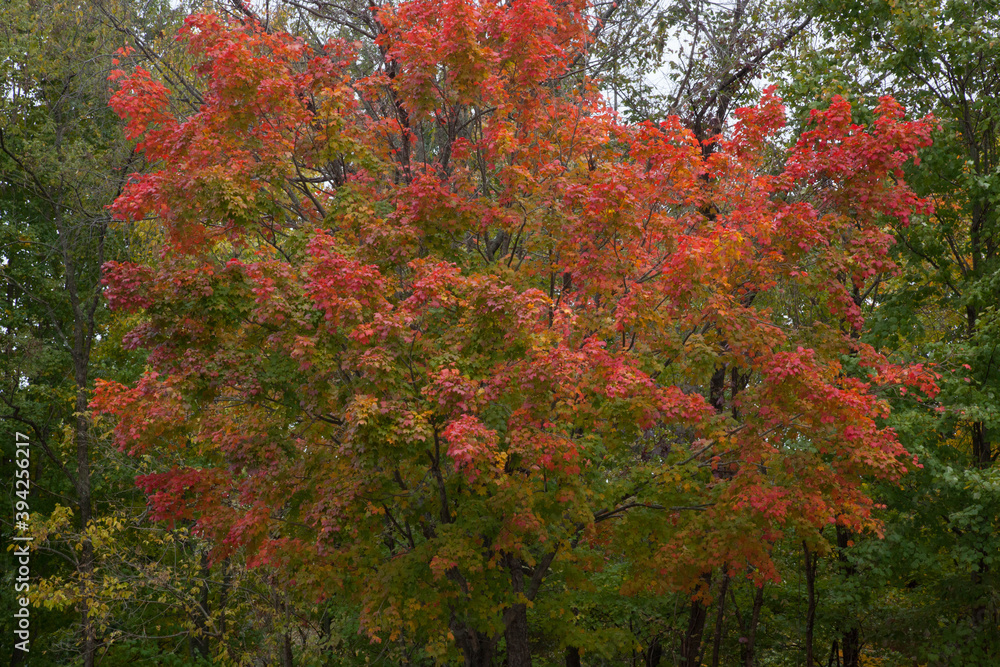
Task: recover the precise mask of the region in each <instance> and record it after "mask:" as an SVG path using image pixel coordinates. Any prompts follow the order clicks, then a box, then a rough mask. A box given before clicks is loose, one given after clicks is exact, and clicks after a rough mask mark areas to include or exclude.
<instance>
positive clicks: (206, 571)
mask: <svg viewBox="0 0 1000 667" xmlns="http://www.w3.org/2000/svg"><path fill="white" fill-rule="evenodd" d="M200 566H201V591H200V593H201V595H200V599H199V600H198V604H199V606H198V607H197V608H195V609H194V610H193V611H192V614H193V619H192V620H193V621H194V632H192V633H191V635H190V640H191V653H192V655H195V656H197V657H198V658H201V659H202V660H208V659H209V658H210V657H211V656H210V655H209V650H210V646H209V641H208V624H209V610H208V605H209V603H208V593H209V590H208V581H209V576H210V574H211V569H210V568H209V566H208V552H207V551H204V550H203V551H202V552H201V564H200Z"/></svg>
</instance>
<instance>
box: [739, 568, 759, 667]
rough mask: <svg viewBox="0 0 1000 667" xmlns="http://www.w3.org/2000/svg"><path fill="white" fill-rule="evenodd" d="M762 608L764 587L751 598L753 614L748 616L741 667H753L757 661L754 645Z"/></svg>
mask: <svg viewBox="0 0 1000 667" xmlns="http://www.w3.org/2000/svg"><path fill="white" fill-rule="evenodd" d="M763 607H764V587H763V586H761V587H760V588H758V589H757V594H756V595H754V598H753V612H751V614H750V625H749V627H748V628H747V634H746V642H745V643H744V644H743V656H742V657H743V667H753V666H754V663H755V662H756V661H757V656H756V655H754V645H755V642H756V640H757V624H758V623H760V610H761V609H763Z"/></svg>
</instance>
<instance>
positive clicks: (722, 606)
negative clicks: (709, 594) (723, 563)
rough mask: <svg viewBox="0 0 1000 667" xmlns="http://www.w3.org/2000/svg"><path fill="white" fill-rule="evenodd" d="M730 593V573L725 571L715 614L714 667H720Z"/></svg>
mask: <svg viewBox="0 0 1000 667" xmlns="http://www.w3.org/2000/svg"><path fill="white" fill-rule="evenodd" d="M728 591H729V573H728V572H726V571H723V573H722V582H721V583H720V585H719V594H718V595H717V596H716V598H717V599H718V600H719V608H718V610H717V611H716V614H715V637H714V638H713V639H712V667H719V651H720V649H721V648H722V630H723V626H724V624H725V618H726V593H727V592H728Z"/></svg>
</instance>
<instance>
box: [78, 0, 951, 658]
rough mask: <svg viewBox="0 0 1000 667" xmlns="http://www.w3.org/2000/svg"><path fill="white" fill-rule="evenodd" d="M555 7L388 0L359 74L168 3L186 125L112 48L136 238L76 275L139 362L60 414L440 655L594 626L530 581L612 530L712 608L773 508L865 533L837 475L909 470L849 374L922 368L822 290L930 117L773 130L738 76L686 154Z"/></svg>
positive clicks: (858, 483)
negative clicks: (139, 235) (624, 91)
mask: <svg viewBox="0 0 1000 667" xmlns="http://www.w3.org/2000/svg"><path fill="white" fill-rule="evenodd" d="M584 9H585V6H584V4H583V3H582V2H569V3H562V4H550V3H548V2H541V1H539V0H524V1H521V2H514V3H506V4H501V3H492V2H484V3H465V2H460V1H456V2H449V3H445V4H443V5H442V4H438V3H432V2H424V1H413V2H405V3H401V4H400V5H399V6H398V7H395V8H390V7H383V8H381V9H379V10H377V12H376V14H375V17H376V20H377V25H378V27H379V30H380V32H379V35H378V37H377V40H376V43H377V45H378V47H379V49H380V52H381V54H382V56H384V66H383V67H381V68H380V70H379V71H378V72H376V73H375V74H373V75H371V76H368V77H365V78H363V79H360V80H352V79H351V78H350V76H349V66H350V63H351V62H352V58H353V55H352V49H353V46H352V45H351V44H348V43H346V42H343V41H331V42H330V43H329V44H328V45H327V46H326V48H325V49H324V50H323V51H322V52H313V51H312V50H311V49H309V48H308V47H306V46H305V45H304V44H303V43H302V42H301V41H299V40H298V39H295V38H293V37H291V36H289V35H285V34H281V33H277V32H267V31H265V30H263V29H262V28H261V27H260V26H259V25H258V24H256V23H255V22H253V21H251V20H246V21H242V22H236V23H229V24H227V23H224V22H223V21H222V20H220V19H219V18H218V17H216V16H213V15H196V16H192V17H189V18H188V19H187V22H186V27H185V29H184V30H183V31H182V33H181V38H182V39H183V40H185V41H186V43H187V45H188V48H189V50H190V51H191V53H192V55H193V56H194V57H196V59H197V61H198V63H199V64H198V65H197V66H196V72H197V74H198V75H199V76H200V84H201V85H202V86H204V93H203V95H202V97H203V100H204V104H203V105H202V107H201V109H200V110H199V111H198V112H196V113H192V114H190V115H188V116H186V117H179V116H177V115H176V113H175V112H174V110H173V109H172V107H171V106H170V100H169V95H168V91H167V89H166V88H165V87H163V85H162V84H160V83H158V82H157V81H156V80H155V79H154V78H153V77H152V76H151V75H150V74H149V72H147V71H145V70H143V69H141V68H137V69H136V70H134V71H133V72H123V71H119V72H116V73H115V74H114V75H113V77H114V78H115V79H116V81H117V85H118V91H117V93H116V94H115V96H114V98H113V100H112V105H113V106H114V108H115V110H116V111H117V112H118V113H119V114H120V115H121V116H122V117H123V118H124V119H125V121H126V127H127V131H128V132H129V135H130V136H131V137H133V138H137V139H139V150H140V151H142V152H143V153H144V154H145V156H146V158H147V159H148V160H149V161H150V162H151V163H154V164H156V165H159V168H158V170H156V171H153V172H151V173H149V174H145V175H142V176H137V177H136V178H134V179H133V180H132V181H131V182H130V183H129V185H128V186H127V187H126V188H125V191H124V193H123V194H122V196H121V197H119V198H118V200H117V201H116V203H115V205H114V207H113V210H114V213H115V215H116V216H118V217H120V218H123V219H130V220H140V219H145V218H147V217H150V216H154V217H156V218H158V219H159V220H160V222H161V223H162V225H163V227H164V229H165V231H166V238H167V241H166V243H165V245H164V247H163V249H162V251H161V254H160V258H159V260H158V261H156V262H154V263H151V264H150V265H139V264H132V263H111V264H109V265H107V266H106V268H105V270H106V274H107V279H106V286H107V287H106V294H107V297H108V299H109V301H110V303H111V305H112V307H113V308H117V309H120V310H121V311H125V312H131V311H139V312H141V313H142V315H141V316H140V317H139V320H140V322H141V323H140V324H139V325H138V326H137V327H136V328H135V329H134V330H133V331H132V333H131V334H129V335H128V336H127V337H126V344H127V345H128V346H130V347H132V348H133V349H147V350H149V359H148V364H149V370H148V371H147V372H146V374H145V375H144V376H143V378H142V379H141V380H140V381H139V382H138V383H137V384H136V385H135V386H125V385H121V384H117V383H114V382H99V383H98V388H97V390H96V392H95V396H94V399H93V401H92V407H93V408H95V409H96V410H97V411H99V412H102V413H105V414H108V415H111V416H113V417H114V418H116V420H117V426H116V428H115V434H114V439H115V443H116V444H117V446H118V447H120V448H121V449H123V450H125V451H128V452H131V453H133V454H153V455H155V457H157V458H158V459H159V460H160V461H162V462H163V463H164V465H165V466H166V469H165V471H164V472H160V473H153V474H149V475H145V476H142V477H140V478H139V479H138V482H139V484H140V486H141V487H142V488H143V489H144V490H145V491H146V492H147V493H148V495H149V502H150V505H151V507H152V509H153V511H154V514H155V516H157V517H158V518H162V519H165V520H169V521H178V520H186V521H188V520H189V521H193V522H194V527H195V530H196V531H197V532H199V533H200V534H201V535H203V536H205V537H206V538H209V539H210V540H212V542H213V544H214V557H215V558H216V559H220V558H225V557H226V556H227V555H229V554H231V553H233V552H234V551H235V550H237V549H246V550H247V551H248V552H249V553H250V554H251V558H250V561H249V562H250V564H251V565H257V566H265V567H271V568H274V569H275V570H276V572H278V573H280V574H281V576H282V577H283V578H284V580H285V581H286V582H287V584H288V585H289V586H290V587H291V588H293V589H295V590H297V591H299V594H300V595H303V596H306V595H312V596H313V597H314V599H317V600H329V599H350V600H355V601H357V603H358V604H360V605H361V609H362V613H361V627H362V629H363V631H364V632H366V633H367V634H368V635H369V636H370V637H371V638H372V639H373V640H374V641H377V642H388V643H403V642H410V643H411V644H415V645H417V646H419V647H420V650H421V651H423V653H424V655H426V656H427V657H429V658H431V659H434V660H435V661H440V662H446V661H452V660H458V659H464V661H465V663H466V664H470V665H487V664H491V663H492V662H493V661H494V660H495V659H496V656H497V655H498V651H499V649H500V646H501V642H502V643H503V644H502V645H503V647H504V652H505V654H506V660H507V662H508V664H510V665H523V664H530V662H531V646H530V643H529V632H530V628H529V608H531V610H532V611H531V614H532V617H533V618H534V619H535V622H536V623H544V622H547V621H556V620H562V624H561V629H560V630H558V632H560V633H561V635H560V636H558V637H557V639H558V641H559V642H561V643H562V644H563V645H565V646H573V647H577V648H582V649H591V648H592V646H591V645H589V644H588V641H589V640H588V638H587V637H586V636H585V633H584V632H582V631H580V630H578V629H576V628H575V626H574V623H573V620H572V615H571V614H570V612H569V611H568V605H566V604H561V601H563V602H564V601H565V598H566V596H568V595H569V594H570V592H571V591H572V590H574V589H575V588H579V587H581V586H585V585H586V580H587V577H588V576H589V573H591V572H593V571H595V570H599V569H600V568H601V567H602V565H603V563H604V562H605V561H607V560H608V559H609V558H612V557H613V558H624V559H625V561H626V566H627V568H628V571H629V574H630V576H629V583H628V584H627V585H626V586H625V590H624V592H625V593H629V592H636V591H640V590H642V591H652V592H666V591H684V592H687V593H690V594H692V595H695V596H701V597H703V598H707V596H708V595H709V591H708V589H707V587H706V585H705V575H706V573H709V572H711V571H712V570H713V569H717V568H721V569H722V570H724V571H726V572H727V573H728V575H729V576H732V577H736V576H738V575H740V574H741V573H743V572H747V571H749V572H751V573H752V578H753V580H754V582H755V583H756V584H757V585H760V584H762V583H763V582H764V581H765V580H772V581H778V580H779V579H780V573H779V571H778V569H777V567H776V565H775V561H774V560H773V558H772V549H771V547H772V545H773V544H774V543H775V542H776V541H778V540H779V539H781V537H782V536H783V535H784V534H786V533H787V532H789V531H795V532H796V533H797V534H800V535H806V536H808V538H807V539H810V540H812V541H813V542H814V543H817V544H818V543H819V542H821V541H822V537H821V535H822V533H821V531H822V529H823V528H824V527H825V526H828V525H830V524H833V523H835V524H838V525H841V526H844V527H849V528H850V529H851V530H853V531H864V530H876V531H877V530H878V523H877V521H876V520H875V519H874V517H873V514H872V508H873V501H872V500H871V499H870V498H869V497H868V495H867V494H866V492H865V490H864V488H863V486H862V481H863V478H864V476H875V477H878V478H882V479H888V480H895V479H898V478H899V476H900V475H902V474H903V473H905V472H906V471H907V468H908V467H909V466H912V465H914V464H915V463H916V462H915V461H912V457H911V456H910V455H909V454H908V453H907V452H906V451H905V449H904V448H903V447H902V446H901V445H900V443H899V442H898V440H897V438H896V436H895V434H894V432H893V431H892V430H891V429H888V428H886V427H884V426H883V425H882V424H880V422H879V418H880V417H884V416H885V415H886V403H885V401H884V400H883V399H881V398H880V397H879V396H878V395H877V393H876V391H875V390H876V388H878V387H881V388H883V389H884V388H887V387H888V388H893V389H895V390H897V391H909V392H917V393H918V394H919V393H921V392H922V393H924V394H932V393H933V392H934V383H933V379H932V374H930V373H929V372H928V371H927V370H925V369H923V368H922V367H920V366H910V367H899V366H896V365H893V364H891V363H889V362H888V361H887V360H886V359H885V358H884V357H882V356H881V355H880V354H879V353H878V352H877V351H876V350H875V349H873V348H872V347H870V346H868V345H866V344H864V343H863V342H861V341H860V340H859V339H858V337H857V335H856V333H857V331H858V329H859V327H860V326H861V324H862V318H861V313H860V309H859V304H858V303H857V301H856V299H855V298H854V296H853V295H854V292H855V290H856V288H858V287H860V286H862V285H863V284H864V282H865V281H866V280H867V279H868V278H870V277H871V276H872V275H874V273H875V272H876V271H891V270H892V268H893V267H892V263H891V260H890V259H889V257H888V248H889V245H890V243H891V236H890V235H888V234H887V233H885V232H884V231H883V230H882V227H881V221H882V220H883V219H886V218H888V219H893V220H896V221H899V222H900V223H902V224H905V222H906V221H907V220H908V218H909V216H910V215H912V214H913V213H920V212H926V211H927V210H928V205H927V204H926V203H925V202H923V201H921V200H920V199H918V198H917V197H916V196H915V195H914V194H913V193H912V192H911V191H910V190H909V188H908V187H907V186H906V184H905V183H904V182H903V180H902V178H901V171H900V169H901V167H902V166H903V165H904V164H905V163H906V162H907V161H908V160H910V158H911V157H912V156H913V155H914V154H915V152H916V151H917V149H919V148H920V147H922V146H926V145H927V144H928V141H929V140H928V137H929V134H930V131H931V121H929V120H924V121H904V120H903V111H902V109H901V107H900V106H899V105H898V104H896V103H895V102H894V101H893V100H892V99H890V98H885V99H883V100H882V101H881V104H880V105H879V106H878V108H877V109H876V110H875V117H876V120H875V121H874V122H873V123H872V125H871V126H870V127H867V128H865V127H860V126H856V125H854V124H852V122H851V109H850V106H849V105H848V104H847V103H846V102H845V101H844V100H843V99H840V98H837V99H835V100H834V101H833V103H832V104H831V106H830V108H829V109H828V110H825V111H821V112H815V113H814V115H813V119H812V120H813V125H812V126H811V129H810V130H809V131H807V132H805V133H804V134H803V135H802V136H801V138H800V139H799V140H798V142H797V143H796V144H795V146H794V147H793V148H792V149H791V150H790V151H788V152H787V154H785V153H784V151H783V149H782V148H781V147H780V140H779V138H778V134H779V132H780V130H781V128H782V126H783V124H784V118H785V113H784V109H783V107H782V106H781V104H780V101H779V100H778V99H777V97H776V96H775V94H774V92H773V90H769V91H768V92H767V93H766V94H765V96H764V98H763V99H762V100H761V102H760V104H759V105H758V106H756V107H754V108H745V109H740V110H739V111H738V112H737V117H738V122H737V123H736V124H735V126H734V127H733V128H732V130H731V131H730V132H728V133H727V136H725V137H723V136H717V137H713V138H711V139H709V140H708V141H710V142H711V149H710V150H706V146H705V145H704V144H703V143H701V142H699V141H698V140H696V138H695V137H694V135H693V134H692V133H691V132H690V131H689V130H687V129H685V128H684V127H683V126H682V124H681V123H680V121H679V120H678V119H677V118H676V117H672V118H670V119H668V120H667V121H665V122H663V123H659V124H653V123H644V124H635V125H630V124H625V123H623V122H621V121H620V120H619V119H618V118H617V117H616V116H615V115H614V114H613V113H611V112H610V111H609V109H608V108H607V107H606V106H605V105H604V103H603V101H602V99H601V97H600V95H599V94H598V92H597V90H596V88H595V86H594V84H593V83H592V82H590V81H588V80H587V79H586V78H580V77H575V78H574V77H573V76H565V75H566V73H567V67H568V65H569V64H570V63H571V62H572V59H573V58H574V57H575V55H576V54H578V53H580V52H581V51H582V50H584V49H586V46H587V44H586V40H587V35H588V34H589V33H588V30H587V29H586V28H587V27H586V23H585V22H584V21H583V20H582V16H583V11H584ZM521 26H531V27H532V29H531V30H524V29H523V28H521ZM847 359H849V360H850V361H849V363H848V362H847V361H845V360H847ZM845 364H847V365H846V366H845ZM847 366H852V367H859V368H861V369H863V370H862V371H861V372H860V373H858V372H854V371H853V370H851V369H850V368H848V367H847ZM554 579H558V580H559V581H560V582H561V583H562V586H559V587H556V586H546V584H547V582H549V581H552V580H554ZM542 614H545V615H547V618H541V615H542ZM698 640H699V641H700V631H699V637H698Z"/></svg>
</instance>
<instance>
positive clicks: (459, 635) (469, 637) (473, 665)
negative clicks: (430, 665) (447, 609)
mask: <svg viewBox="0 0 1000 667" xmlns="http://www.w3.org/2000/svg"><path fill="white" fill-rule="evenodd" d="M449 627H450V628H451V633H452V634H453V635H455V645H456V646H458V648H459V649H461V651H462V655H463V656H464V657H465V667H493V655H494V653H495V652H496V639H495V638H492V637H488V636H487V635H485V634H483V633H482V632H477V631H475V630H473V629H472V628H471V627H469V626H468V625H466V624H465V623H461V622H459V621H457V620H456V619H455V618H452V621H451V623H450V624H449Z"/></svg>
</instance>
